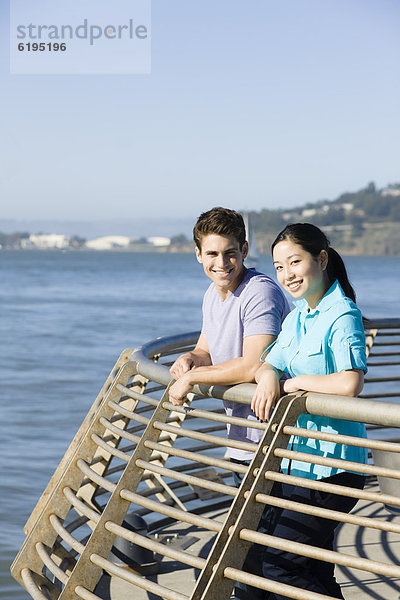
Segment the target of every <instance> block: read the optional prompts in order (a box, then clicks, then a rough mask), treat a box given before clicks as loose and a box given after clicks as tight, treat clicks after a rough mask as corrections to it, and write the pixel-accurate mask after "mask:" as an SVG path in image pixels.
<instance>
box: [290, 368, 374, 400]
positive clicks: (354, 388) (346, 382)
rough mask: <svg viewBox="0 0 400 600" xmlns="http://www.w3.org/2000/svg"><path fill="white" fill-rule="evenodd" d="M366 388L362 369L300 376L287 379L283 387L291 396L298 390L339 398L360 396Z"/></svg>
mask: <svg viewBox="0 0 400 600" xmlns="http://www.w3.org/2000/svg"><path fill="white" fill-rule="evenodd" d="M363 386H364V372H363V371H361V370H360V369H351V370H349V371H340V373H332V374H331V375H298V376H297V377H293V378H292V379H287V380H286V381H285V383H284V385H283V389H284V391H285V392H286V393H287V394H289V393H291V392H297V391H298V390H305V391H306V392H321V393H323V394H337V395H339V396H358V394H360V392H361V391H362V389H363Z"/></svg>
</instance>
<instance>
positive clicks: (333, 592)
mask: <svg viewBox="0 0 400 600" xmlns="http://www.w3.org/2000/svg"><path fill="white" fill-rule="evenodd" d="M322 481H324V482H326V483H333V484H336V485H345V486H349V487H353V488H356V489H362V488H363V487H364V483H365V477H364V476H363V475H357V474H355V473H347V472H346V473H339V474H337V475H333V476H332V477H328V478H326V479H323V480H322ZM272 495H274V496H278V497H281V498H286V499H288V500H293V501H294V502H301V503H303V504H310V505H312V506H318V507H321V508H327V509H330V510H338V511H341V512H344V513H349V512H350V511H351V510H352V508H353V507H354V506H355V505H356V503H357V498H348V497H346V496H338V495H337V494H331V493H327V492H319V491H317V490H310V489H307V488H301V487H298V486H294V485H289V484H279V483H275V484H274V486H273V488H272ZM276 510H277V511H278V513H279V514H278V515H277V517H278V518H277V519H276V522H275V525H274V527H273V530H272V535H274V536H276V537H280V538H284V539H286V540H291V541H294V542H300V543H302V544H308V545H310V546H316V547H318V548H324V549H326V550H333V541H334V535H335V529H336V527H337V526H338V525H339V522H338V521H334V520H331V519H323V518H321V517H314V516H312V515H305V514H303V513H301V512H294V511H291V510H286V509H276ZM334 570H335V565H334V564H332V563H328V562H325V561H322V560H316V559H311V558H307V557H305V556H301V555H299V554H294V553H291V552H285V551H283V550H277V549H275V548H265V552H264V557H263V575H264V577H267V578H268V579H273V580H274V581H278V582H279V583H285V584H288V585H293V586H296V587H298V588H301V589H303V590H310V591H313V592H318V593H320V594H327V595H329V596H333V597H334V598H343V595H342V592H341V590H340V586H339V584H338V583H337V581H336V579H335V575H334ZM265 598H266V599H268V600H287V596H282V595H281V594H273V593H268V592H267V594H266V595H265Z"/></svg>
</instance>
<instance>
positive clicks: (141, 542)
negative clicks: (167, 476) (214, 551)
mask: <svg viewBox="0 0 400 600" xmlns="http://www.w3.org/2000/svg"><path fill="white" fill-rule="evenodd" d="M105 528H106V529H108V531H111V533H114V534H115V535H117V536H119V537H121V538H124V539H125V540H128V541H129V542H132V543H133V544H137V545H138V546H141V547H142V548H146V549H148V550H153V552H157V554H161V555H163V556H166V557H167V558H172V559H173V560H177V561H179V562H181V563H184V564H186V565H190V566H191V567H195V568H196V569H202V568H203V567H204V565H205V564H206V560H205V559H204V558H200V557H199V556H193V555H192V554H189V553H188V552H182V551H181V550H174V548H171V547H170V546H166V545H165V544H161V543H160V542H156V541H154V540H152V539H150V538H148V537H145V536H143V535H140V534H139V533H135V532H133V531H130V530H129V529H126V528H125V527H120V526H119V525H116V524H115V523H112V522H111V521H107V523H106V524H105Z"/></svg>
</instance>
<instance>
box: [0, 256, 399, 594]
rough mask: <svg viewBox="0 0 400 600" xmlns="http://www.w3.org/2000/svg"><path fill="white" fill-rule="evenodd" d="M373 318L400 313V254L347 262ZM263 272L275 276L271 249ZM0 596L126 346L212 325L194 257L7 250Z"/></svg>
mask: <svg viewBox="0 0 400 600" xmlns="http://www.w3.org/2000/svg"><path fill="white" fill-rule="evenodd" d="M346 264H347V266H348V270H349V274H350V278H351V280H352V283H353V285H354V287H355V288H356V291H357V295H358V303H359V306H360V308H361V309H362V311H363V312H364V314H365V315H366V316H368V317H371V318H372V317H394V316H400V301H399V297H400V278H399V273H400V269H399V267H400V258H398V257H349V258H347V259H346ZM259 269H260V270H262V271H264V272H266V273H268V274H271V275H272V274H273V271H272V268H271V261H270V258H269V257H261V259H260V263H259ZM0 277H1V279H0V281H1V284H0V307H1V313H0V314H1V319H0V336H1V342H2V343H1V350H0V386H1V388H0V389H1V395H0V402H1V415H2V416H1V419H2V438H1V441H2V443H1V452H0V470H1V484H2V494H1V503H0V518H1V538H0V540H1V541H0V598H7V599H11V598H13V599H17V600H27V599H28V597H29V596H28V595H27V594H26V592H25V591H24V590H23V589H22V588H20V587H19V586H18V585H17V583H16V582H14V580H13V579H12V578H11V576H10V575H9V567H10V564H11V562H12V560H13V559H14V557H15V555H16V553H17V551H18V550H19V548H20V547H21V545H22V543H23V540H24V535H23V525H24V523H25V521H26V519H27V517H28V516H29V514H30V512H31V510H32V509H33V507H34V506H35V504H36V501H37V499H38V498H39V496H40V495H41V493H42V491H43V489H44V487H45V486H46V484H47V482H48V480H49V478H50V477H51V475H52V473H53V472H54V470H55V468H56V466H57V465H58V463H59V461H60V459H61V457H62V456H63V454H64V452H65V450H66V448H67V447H68V445H69V442H70V440H71V439H72V437H73V436H74V434H75V432H76V430H77V429H78V427H79V425H80V423H81V421H82V419H83V418H84V416H85V415H86V413H87V410H88V408H89V407H90V406H91V404H92V402H93V400H94V398H95V397H96V395H97V393H98V391H99V390H100V388H101V387H102V384H103V383H104V380H105V379H106V377H107V375H108V373H109V372H110V370H111V368H112V366H113V365H114V363H115V362H116V360H117V358H118V356H119V354H120V353H121V351H122V350H123V349H124V348H129V347H135V346H138V345H140V344H141V343H143V342H145V341H149V340H150V339H153V338H155V337H158V336H164V335H171V334H175V333H182V332H187V331H193V330H197V329H199V328H200V325H201V299H202V295H203V293H204V291H205V289H206V287H207V285H208V283H207V281H208V280H206V278H205V277H204V275H203V274H202V269H201V267H200V265H199V264H198V263H197V261H196V260H195V257H194V256H193V255H190V254H135V253H127V252H100V253H95V252H93V253H91V252H68V253H62V252H39V251H38V252H36V251H31V252H11V251H10V252H1V253H0Z"/></svg>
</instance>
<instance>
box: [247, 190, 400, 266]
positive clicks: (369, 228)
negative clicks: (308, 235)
mask: <svg viewBox="0 0 400 600" xmlns="http://www.w3.org/2000/svg"><path fill="white" fill-rule="evenodd" d="M299 221H300V222H308V223H313V224H314V225H318V227H321V229H323V230H324V231H325V233H326V234H327V236H328V237H329V239H330V241H331V244H332V246H334V247H335V248H337V250H338V251H340V252H342V253H343V254H366V255H371V254H390V255H400V183H395V184H390V185H388V186H387V187H386V188H384V189H381V190H378V189H377V188H376V187H375V184H374V183H370V184H369V185H368V186H367V187H366V188H365V189H362V190H359V191H358V192H346V193H344V194H342V195H341V196H339V198H337V199H336V200H319V201H318V202H314V203H308V204H306V205H305V206H301V207H296V208H293V209H291V210H287V209H278V210H267V209H263V210H261V211H260V212H250V213H249V222H250V225H251V227H252V229H253V230H254V232H255V238H256V243H257V247H258V250H259V251H260V252H262V253H269V251H270V247H271V243H272V241H273V239H274V237H275V235H276V233H277V232H278V231H280V230H281V229H283V228H284V227H285V225H287V224H288V223H294V222H299Z"/></svg>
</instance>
